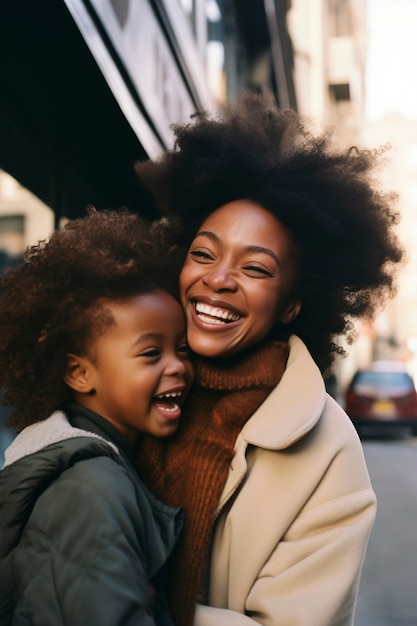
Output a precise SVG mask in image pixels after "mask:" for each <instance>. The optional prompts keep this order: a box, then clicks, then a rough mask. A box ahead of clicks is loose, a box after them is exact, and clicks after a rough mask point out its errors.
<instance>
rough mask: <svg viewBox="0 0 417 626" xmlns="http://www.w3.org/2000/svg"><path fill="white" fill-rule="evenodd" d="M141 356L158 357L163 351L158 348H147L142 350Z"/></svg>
mask: <svg viewBox="0 0 417 626" xmlns="http://www.w3.org/2000/svg"><path fill="white" fill-rule="evenodd" d="M140 356H142V357H145V358H148V359H156V358H158V357H159V356H161V352H160V350H158V348H148V349H147V350H144V351H143V352H141V354H140Z"/></svg>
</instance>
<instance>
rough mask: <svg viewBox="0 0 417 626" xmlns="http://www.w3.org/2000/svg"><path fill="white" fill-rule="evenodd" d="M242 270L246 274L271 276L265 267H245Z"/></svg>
mask: <svg viewBox="0 0 417 626" xmlns="http://www.w3.org/2000/svg"><path fill="white" fill-rule="evenodd" d="M244 269H245V270H246V271H247V272H251V273H254V274H258V275H261V276H272V272H270V271H269V270H267V269H266V268H265V267H260V266H259V265H245V267H244Z"/></svg>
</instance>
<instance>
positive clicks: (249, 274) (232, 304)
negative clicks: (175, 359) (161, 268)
mask: <svg viewBox="0 0 417 626" xmlns="http://www.w3.org/2000/svg"><path fill="white" fill-rule="evenodd" d="M295 273H296V261H295V254H294V251H293V246H292V243H291V239H290V237H289V234H288V232H287V230H286V229H285V228H284V226H283V225H282V224H281V223H280V222H279V220H278V219H277V218H276V217H275V216H274V215H272V213H270V212H269V211H267V210H266V209H264V208H263V207H261V206H259V205H257V204H255V203H253V202H250V201H247V200H236V201H233V202H230V203H228V204H226V205H224V206H222V207H220V208H219V209H217V210H216V211H214V212H213V213H212V214H211V215H210V216H209V217H208V218H207V219H206V220H205V221H204V222H203V223H202V225H201V227H200V228H199V230H198V232H197V234H196V236H195V238H194V240H193V242H192V243H191V246H190V248H189V251H188V254H187V257H186V260H185V263H184V266H183V269H182V271H181V275H180V290H181V300H182V304H183V307H184V310H185V313H186V318H187V328H188V330H187V332H188V342H189V345H190V347H191V349H192V350H194V351H195V352H196V353H198V354H200V355H203V356H206V357H228V356H232V355H234V354H236V353H237V352H241V351H242V350H245V349H247V348H250V347H251V346H253V345H256V344H258V343H260V342H261V341H262V340H263V339H265V337H266V336H267V335H268V333H269V332H270V330H271V328H272V327H273V326H275V325H276V324H277V323H279V322H280V323H282V324H288V323H289V322H291V321H292V320H293V319H294V318H295V317H296V315H297V314H298V313H299V311H300V303H299V301H298V299H297V298H295V297H294V296H293V295H292V288H293V284H294V278H295Z"/></svg>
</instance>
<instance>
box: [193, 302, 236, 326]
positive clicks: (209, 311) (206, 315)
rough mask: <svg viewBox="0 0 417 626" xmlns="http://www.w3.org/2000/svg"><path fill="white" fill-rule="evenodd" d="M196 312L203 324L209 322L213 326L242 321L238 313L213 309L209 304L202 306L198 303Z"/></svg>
mask: <svg viewBox="0 0 417 626" xmlns="http://www.w3.org/2000/svg"><path fill="white" fill-rule="evenodd" d="M195 310H196V313H197V315H198V317H199V318H200V319H201V320H202V321H203V322H209V323H211V324H228V323H229V322H236V321H237V320H238V319H240V315H236V313H232V312H231V311H226V310H225V309H219V308H217V307H212V306H209V305H208V304H202V303H201V302H197V303H196V305H195Z"/></svg>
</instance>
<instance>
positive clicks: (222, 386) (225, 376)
mask: <svg viewBox="0 0 417 626" xmlns="http://www.w3.org/2000/svg"><path fill="white" fill-rule="evenodd" d="M288 352H289V348H288V344H287V343H285V342H279V341H275V342H270V343H267V344H264V345H263V346H262V347H261V348H259V349H258V350H257V351H256V352H252V353H251V354H249V355H246V356H245V357H244V358H242V357H240V358H236V359H234V360H233V361H231V360H230V359H228V360H213V359H209V360H206V359H203V358H201V357H198V358H197V361H196V363H195V366H196V380H195V384H194V387H193V390H192V392H191V394H190V397H189V399H188V400H187V404H186V408H185V409H184V412H183V416H182V417H181V423H180V427H179V429H178V431H177V433H176V434H175V435H174V436H173V437H171V438H169V439H155V438H151V437H145V438H144V440H143V445H142V447H141V450H140V457H139V459H138V469H139V472H140V475H141V477H142V478H143V480H144V481H145V483H146V484H147V485H148V486H149V488H150V489H151V490H152V491H153V492H154V493H155V494H156V495H157V496H158V497H159V498H160V499H161V500H162V501H163V502H166V503H167V504H170V505H172V506H179V505H181V506H183V507H184V509H185V525H184V530H183V533H182V535H181V538H180V541H179V543H178V544H177V546H176V549H175V551H174V554H173V561H172V576H171V579H170V585H169V590H168V593H169V598H170V608H171V612H172V616H173V619H174V622H175V624H176V626H191V625H192V623H193V616H194V611H195V605H196V603H197V600H198V593H199V589H200V584H201V577H202V572H203V567H204V562H205V558H206V551H207V549H208V545H209V540H210V535H211V531H212V528H213V522H214V518H215V513H216V509H217V506H218V503H219V500H220V496H221V493H222V491H223V487H224V485H225V482H226V479H227V476H228V472H229V468H230V463H231V460H232V458H233V454H234V445H235V441H236V438H237V435H238V434H239V432H240V431H241V429H242V427H243V425H244V424H245V422H246V421H247V420H248V419H249V418H250V417H251V415H252V414H253V413H254V411H255V410H256V409H257V408H258V407H259V406H260V404H262V402H263V401H264V400H265V398H266V396H267V395H268V394H269V393H270V391H271V390H272V389H273V388H274V387H275V386H276V385H277V384H278V382H279V381H280V379H281V377H282V374H283V372H284V369H285V365H286V362H287V358H288Z"/></svg>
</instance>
